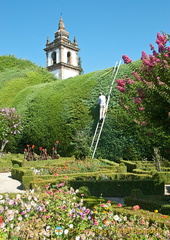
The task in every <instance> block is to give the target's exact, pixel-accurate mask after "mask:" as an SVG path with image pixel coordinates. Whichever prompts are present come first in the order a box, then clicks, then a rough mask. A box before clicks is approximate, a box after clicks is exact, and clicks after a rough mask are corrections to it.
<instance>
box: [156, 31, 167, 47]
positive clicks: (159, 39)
mask: <svg viewBox="0 0 170 240" xmlns="http://www.w3.org/2000/svg"><path fill="white" fill-rule="evenodd" d="M166 42H167V38H166V35H161V34H160V33H157V39H156V43H157V44H158V45H159V44H163V45H165V43H166Z"/></svg>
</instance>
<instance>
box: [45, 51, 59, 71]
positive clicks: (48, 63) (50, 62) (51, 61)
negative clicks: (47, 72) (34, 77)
mask: <svg viewBox="0 0 170 240" xmlns="http://www.w3.org/2000/svg"><path fill="white" fill-rule="evenodd" d="M53 52H56V63H59V62H60V51H59V49H56V50H55V51H50V52H48V53H47V67H48V66H51V65H53V60H52V53H53Z"/></svg>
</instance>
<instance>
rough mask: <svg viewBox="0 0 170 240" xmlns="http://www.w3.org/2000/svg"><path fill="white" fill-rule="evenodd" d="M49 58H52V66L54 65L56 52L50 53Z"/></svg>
mask: <svg viewBox="0 0 170 240" xmlns="http://www.w3.org/2000/svg"><path fill="white" fill-rule="evenodd" d="M51 58H52V61H53V64H55V63H56V52H52V54H51Z"/></svg>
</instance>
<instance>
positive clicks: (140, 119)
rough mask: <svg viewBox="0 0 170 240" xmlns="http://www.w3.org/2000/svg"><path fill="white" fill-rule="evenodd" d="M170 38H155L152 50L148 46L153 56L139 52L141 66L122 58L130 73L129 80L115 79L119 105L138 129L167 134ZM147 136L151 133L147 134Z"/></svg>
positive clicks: (127, 58) (162, 36) (124, 78)
mask: <svg viewBox="0 0 170 240" xmlns="http://www.w3.org/2000/svg"><path fill="white" fill-rule="evenodd" d="M169 37H170V36H169V35H168V34H160V33H158V34H157V38H156V44H157V50H156V49H155V47H154V46H153V45H152V44H150V48H151V51H152V53H151V54H149V55H148V54H146V53H145V52H144V51H143V52H142V56H141V62H140V66H139V67H136V66H135V64H134V63H133V62H132V60H131V59H130V58H129V57H128V56H126V55H123V56H122V58H123V60H124V63H125V64H128V66H129V68H130V69H131V76H128V77H127V76H124V77H122V79H117V80H116V82H117V89H118V90H119V91H120V97H121V104H122V105H123V106H124V108H125V109H127V111H128V112H129V113H130V114H131V115H132V116H133V119H134V121H135V122H136V123H137V124H138V125H141V126H146V125H150V126H151V127H152V128H155V127H157V128H158V129H159V128H161V129H162V130H161V131H163V129H164V130H165V129H166V133H167V134H169V133H170V126H169V118H170V46H167V43H168V41H169V39H170V38H169ZM149 134H150V136H151V135H152V134H153V132H149V133H148V135H149Z"/></svg>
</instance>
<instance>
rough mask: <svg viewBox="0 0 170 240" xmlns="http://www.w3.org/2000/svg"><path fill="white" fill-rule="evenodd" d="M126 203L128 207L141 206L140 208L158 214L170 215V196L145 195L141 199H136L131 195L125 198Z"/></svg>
mask: <svg viewBox="0 0 170 240" xmlns="http://www.w3.org/2000/svg"><path fill="white" fill-rule="evenodd" d="M124 202H125V204H126V205H127V206H134V205H139V206H140V208H142V209H145V210H149V211H151V212H153V211H154V210H158V212H160V213H162V214H167V215H170V203H169V196H163V195H161V196H160V195H154V196H152V195H151V196H148V195H144V196H140V197H134V195H133V196H132V195H130V196H128V197H125V199H124Z"/></svg>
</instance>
